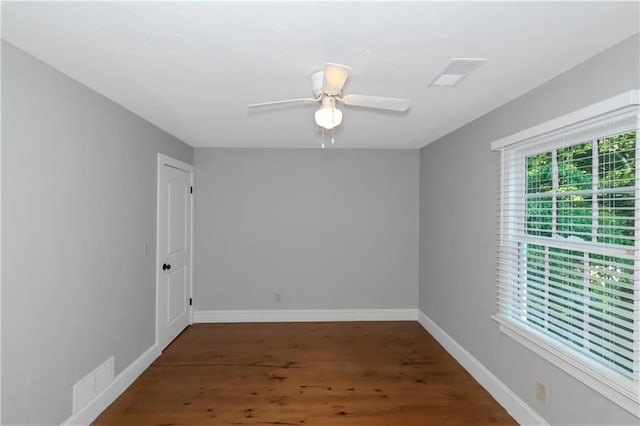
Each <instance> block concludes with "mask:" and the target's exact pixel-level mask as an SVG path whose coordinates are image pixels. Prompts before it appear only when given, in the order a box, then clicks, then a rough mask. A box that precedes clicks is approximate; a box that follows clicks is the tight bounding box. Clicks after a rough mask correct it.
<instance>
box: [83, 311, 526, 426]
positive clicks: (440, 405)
mask: <svg viewBox="0 0 640 426" xmlns="http://www.w3.org/2000/svg"><path fill="white" fill-rule="evenodd" d="M94 424H95V425H152V424H153V425H186V424H189V425H207V424H210V425H297V426H300V425H304V426H309V425H345V426H360V425H362V426H364V425H367V426H370V425H390V426H400V425H402V426H405V425H406V426H408V425H419V426H426V425H454V424H455V425H463V424H464V425H480V424H492V425H514V424H516V423H515V421H514V420H513V419H512V418H511V417H510V416H509V415H508V414H507V412H506V411H505V410H504V409H503V408H502V407H501V406H500V405H499V404H498V403H497V402H496V401H495V400H494V399H493V398H492V397H491V396H490V395H489V394H488V393H487V392H486V391H485V390H484V389H483V388H482V387H481V386H480V385H479V384H478V383H477V382H476V381H475V380H474V379H473V378H472V377H471V376H470V375H469V374H468V373H467V372H466V371H465V370H464V369H463V368H462V367H461V366H460V365H459V364H458V363H457V362H456V361H455V360H454V359H453V358H452V357H451V356H450V355H449V354H447V352H445V350H444V349H443V348H442V347H441V346H440V345H439V344H438V343H437V342H436V341H435V340H434V339H433V338H432V337H431V336H430V335H429V334H428V333H427V332H426V331H424V329H423V328H422V327H421V326H420V325H419V324H418V323H417V322H410V321H401V322H336V323H267V324H195V325H192V326H190V327H189V328H187V329H186V330H185V331H184V332H183V333H182V335H180V336H179V337H178V338H177V339H176V340H175V341H174V342H173V343H172V344H171V345H170V346H169V347H168V348H167V349H166V350H165V351H164V353H163V354H162V356H161V357H160V358H158V359H157V360H156V361H155V362H154V363H153V365H151V367H149V368H148V369H147V370H146V371H145V372H144V373H143V374H142V375H141V376H140V377H139V378H138V379H137V380H136V381H135V382H134V383H133V385H131V387H129V389H127V391H126V392H125V393H124V394H122V395H121V396H120V397H119V398H118V399H117V400H116V401H115V402H114V403H113V404H112V405H111V406H110V407H109V408H107V410H105V411H104V412H103V413H102V414H101V415H100V417H98V419H96V421H95V423H94Z"/></svg>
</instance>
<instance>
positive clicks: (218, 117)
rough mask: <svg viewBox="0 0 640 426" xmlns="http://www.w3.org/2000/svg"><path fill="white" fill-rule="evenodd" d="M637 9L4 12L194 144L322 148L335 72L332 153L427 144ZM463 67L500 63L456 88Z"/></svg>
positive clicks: (562, 67)
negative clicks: (339, 113) (328, 86)
mask: <svg viewBox="0 0 640 426" xmlns="http://www.w3.org/2000/svg"><path fill="white" fill-rule="evenodd" d="M638 7H639V6H638V3H637V2H626V3H611V2H603V3H594V2H567V3H558V2H555V3H554V2H538V3H536V2H532V3H524V2H508V3H505V2H496V3H490V2H465V3H462V2H418V3H405V2H390V3H383V2H354V3H337V2H319V3H312V2H281V3H271V2H257V3H248V2H188V3H187V2H135V3H134V2H67V3H62V2H45V3H32V2H2V37H3V38H4V39H6V40H7V41H9V42H10V43H13V44H14V45H16V46H18V47H20V48H21V49H23V50H25V51H27V52H29V53H30V54H32V55H34V56H36V57H38V58H40V59H41V60H42V61H44V62H46V63H48V64H50V65H52V66H53V67H55V68H57V69H59V70H61V71H63V72H64V73H66V74H68V75H70V76H71V77H73V78H75V79H76V80H78V81H80V82H82V83H84V84H86V85H87V86H89V87H91V88H93V89H94V90H96V91H98V92H100V93H102V94H103V95H105V96H106V97H108V98H110V99H112V100H114V101H115V102H117V103H119V104H121V105H123V106H124V107H125V108H128V109H129V110H131V111H133V112H135V113H136V114H138V115H140V116H141V117H143V118H145V119H147V120H148V121H150V122H152V123H154V124H155V125H157V126H158V127H160V128H162V129H164V130H166V131H167V132H169V133H171V134H173V135H175V136H177V137H178V138H180V139H182V140H183V141H185V142H186V143H188V144H190V145H192V146H194V147H305V148H309V147H314V148H315V147H318V146H319V145H320V140H321V134H320V132H319V130H318V129H317V128H316V126H315V124H314V120H313V113H314V111H315V107H314V106H313V105H287V106H278V107H271V108H264V109H259V110H248V109H247V108H246V105H247V104H249V103H254V102H263V101H271V100H279V99H288V98H298V97H307V96H310V95H311V89H310V87H309V83H308V76H309V74H311V73H312V72H313V71H315V70H317V69H319V68H321V67H322V66H323V64H324V63H325V62H337V63H342V64H346V65H349V66H351V68H352V74H351V77H350V79H349V81H348V82H347V84H346V86H345V89H344V93H345V94H349V93H352V94H364V95H379V96H390V97H400V98H409V99H411V100H412V105H411V108H410V109H409V111H408V112H406V113H393V112H383V111H375V110H368V109H361V108H360V109H358V108H355V107H345V108H344V109H345V112H344V121H343V124H342V126H340V127H339V128H337V129H336V132H335V138H336V146H338V147H345V148H418V147H421V146H423V145H425V144H427V143H429V142H432V141H434V140H436V139H438V138H439V137H441V136H443V135H445V134H447V133H449V132H451V131H452V130H455V129H456V128H458V127H460V126H462V125H464V124H466V123H468V122H469V121H471V120H473V119H475V118H477V117H479V116H481V115H483V114H485V113H487V112H489V111H491V110H492V109H494V108H496V107H498V106H500V105H502V104H504V103H506V102H508V101H509V100H511V99H514V98H516V97H518V96H519V95H521V94H523V93H525V92H527V91H529V90H531V89H532V88H534V87H536V86H538V85H540V84H542V83H544V82H545V81H547V80H549V79H551V78H553V77H555V76H557V75H558V74H560V73H562V72H565V71H567V70H568V69H570V68H572V67H574V66H575V65H577V64H579V63H581V62H583V61H585V60H586V59H588V58H590V57H591V56H593V55H595V54H597V53H599V52H601V51H603V50H605V49H607V48H608V47H610V46H612V45H614V44H616V43H618V42H620V41H622V40H624V39H625V38H627V37H630V36H631V35H633V34H634V33H636V32H638V31H639V26H640V25H639V19H640V18H639V14H638ZM453 57H483V58H488V59H489V61H488V62H487V63H485V64H484V65H482V66H481V67H480V68H479V69H478V70H477V71H476V72H475V73H474V74H472V75H471V76H469V77H468V78H467V79H465V80H464V81H463V82H462V83H461V84H460V85H459V86H458V87H457V88H448V89H447V88H434V87H429V83H430V82H431V81H432V80H433V79H434V78H435V77H436V75H437V74H438V73H439V72H440V71H442V70H443V68H444V67H445V66H446V65H447V63H448V62H449V59H450V58H453Z"/></svg>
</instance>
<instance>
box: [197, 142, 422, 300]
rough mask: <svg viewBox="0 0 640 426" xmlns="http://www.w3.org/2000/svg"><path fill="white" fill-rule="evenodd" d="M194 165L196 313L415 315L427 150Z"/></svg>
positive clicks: (333, 152)
mask: <svg viewBox="0 0 640 426" xmlns="http://www.w3.org/2000/svg"><path fill="white" fill-rule="evenodd" d="M195 166H196V185H195V194H196V198H195V226H196V230H197V232H196V236H195V256H196V259H195V267H194V270H195V282H196V288H195V307H196V309H199V310H215V309H351V308H416V307H417V295H418V294H417V290H418V286H417V282H418V175H419V153H418V150H348V149H325V150H320V149H304V150H301V149H298V150H294V149H290V150H287V149H215V148H213V149H206V148H205V149H196V150H195ZM274 293H282V299H281V301H280V302H279V303H276V301H275V300H274Z"/></svg>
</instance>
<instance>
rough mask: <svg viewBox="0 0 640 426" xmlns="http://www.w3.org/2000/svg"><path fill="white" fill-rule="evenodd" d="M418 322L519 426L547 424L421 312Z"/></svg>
mask: <svg viewBox="0 0 640 426" xmlns="http://www.w3.org/2000/svg"><path fill="white" fill-rule="evenodd" d="M418 322H420V324H421V325H422V327H424V329H425V330H427V331H428V332H429V333H430V334H431V335H432V336H433V338H434V339H436V340H437V341H438V343H440V344H441V345H442V346H443V347H444V348H445V350H446V351H447V352H449V354H450V355H451V356H453V357H454V358H455V359H456V360H457V361H458V362H459V363H460V364H461V365H462V366H463V367H464V368H465V370H467V371H468V372H469V374H471V375H472V376H473V378H474V379H476V381H477V382H478V383H480V385H482V387H483V388H485V389H486V390H487V392H489V393H490V394H491V396H493V397H494V398H495V400H496V401H498V403H500V405H502V406H503V407H504V408H505V410H507V412H508V413H509V414H510V415H511V416H512V417H513V418H514V419H515V420H516V421H517V422H518V423H520V424H521V425H548V424H549V423H547V421H545V419H543V418H542V417H541V416H540V415H539V414H538V413H536V412H535V410H533V409H532V408H531V407H529V405H527V404H526V403H525V402H524V401H523V400H522V399H520V397H518V395H516V394H515V393H513V391H512V390H511V389H509V387H508V386H507V385H505V384H504V383H502V382H501V381H500V380H499V379H498V378H497V377H496V376H494V375H493V373H492V372H491V371H489V370H488V369H487V367H485V366H484V365H482V363H480V361H478V360H477V359H476V358H474V356H473V355H471V354H470V353H469V352H467V350H466V349H465V348H463V347H462V346H460V344H459V343H458V342H456V341H455V340H454V339H453V338H452V337H451V336H449V335H448V334H447V333H446V332H445V331H444V330H443V329H441V328H440V327H438V325H437V324H436V323H435V322H433V320H431V318H429V317H428V316H426V315H425V314H424V313H423V312H422V311H418Z"/></svg>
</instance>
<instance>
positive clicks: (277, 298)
mask: <svg viewBox="0 0 640 426" xmlns="http://www.w3.org/2000/svg"><path fill="white" fill-rule="evenodd" d="M273 298H274V299H276V302H280V299H281V298H282V294H281V293H276V294H274V295H273Z"/></svg>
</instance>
